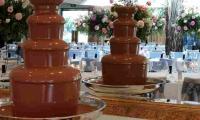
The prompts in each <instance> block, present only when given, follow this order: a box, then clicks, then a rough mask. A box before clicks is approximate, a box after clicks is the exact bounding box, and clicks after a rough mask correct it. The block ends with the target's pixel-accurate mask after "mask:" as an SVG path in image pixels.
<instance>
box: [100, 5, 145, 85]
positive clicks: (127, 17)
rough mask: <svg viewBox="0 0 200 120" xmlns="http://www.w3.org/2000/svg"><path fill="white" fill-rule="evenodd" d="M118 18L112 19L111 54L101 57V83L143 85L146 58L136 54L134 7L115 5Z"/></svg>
mask: <svg viewBox="0 0 200 120" xmlns="http://www.w3.org/2000/svg"><path fill="white" fill-rule="evenodd" d="M114 9H115V10H116V12H117V13H118V16H119V17H118V19H117V20H116V21H114V37H112V38H111V40H110V44H111V54H110V55H106V56H104V57H103V58H102V76H103V83H104V84H106V85H145V83H146V80H147V71H146V70H147V60H146V58H145V57H143V56H140V55H138V51H139V39H138V38H137V37H136V36H135V34H134V32H135V26H136V21H135V20H133V19H132V15H133V13H134V12H136V8H135V7H120V6H119V7H115V8H114Z"/></svg>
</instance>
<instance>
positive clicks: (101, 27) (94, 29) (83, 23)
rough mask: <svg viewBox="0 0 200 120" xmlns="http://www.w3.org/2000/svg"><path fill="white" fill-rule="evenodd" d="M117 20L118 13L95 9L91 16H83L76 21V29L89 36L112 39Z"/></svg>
mask: <svg viewBox="0 0 200 120" xmlns="http://www.w3.org/2000/svg"><path fill="white" fill-rule="evenodd" d="M116 18H117V14H116V13H112V12H110V11H109V10H103V9H93V10H92V11H91V12H90V13H89V16H81V17H80V18H79V19H77V20H76V22H75V25H76V29H77V30H78V31H81V32H85V33H88V34H89V35H97V36H99V37H101V36H104V37H110V36H111V35H112V31H113V21H114V20H115V19H116Z"/></svg>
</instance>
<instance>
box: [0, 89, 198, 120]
mask: <svg viewBox="0 0 200 120" xmlns="http://www.w3.org/2000/svg"><path fill="white" fill-rule="evenodd" d="M9 96H10V90H9V89H0V98H3V97H9ZM101 99H103V100H104V101H105V102H106V103H107V106H106V108H105V110H104V114H108V115H117V116H126V117H133V118H143V119H151V120H200V106H198V105H187V104H169V103H160V102H151V101H146V100H138V99H119V98H110V97H101Z"/></svg>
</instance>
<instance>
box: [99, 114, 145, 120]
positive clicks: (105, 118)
mask: <svg viewBox="0 0 200 120" xmlns="http://www.w3.org/2000/svg"><path fill="white" fill-rule="evenodd" d="M97 120H145V119H140V118H133V117H122V116H116V115H106V114H104V115H102V116H100V117H99V118H98V119H97Z"/></svg>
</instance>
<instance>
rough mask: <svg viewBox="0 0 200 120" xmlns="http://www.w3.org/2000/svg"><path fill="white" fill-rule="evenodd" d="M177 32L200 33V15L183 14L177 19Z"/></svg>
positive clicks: (192, 13)
mask: <svg viewBox="0 0 200 120" xmlns="http://www.w3.org/2000/svg"><path fill="white" fill-rule="evenodd" d="M176 30H177V31H178V32H183V33H200V14H198V13H194V12H191V13H188V14H186V13H182V14H181V16H180V17H178V19H177V26H176Z"/></svg>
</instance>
